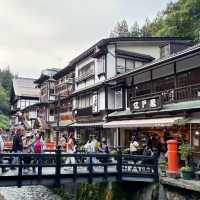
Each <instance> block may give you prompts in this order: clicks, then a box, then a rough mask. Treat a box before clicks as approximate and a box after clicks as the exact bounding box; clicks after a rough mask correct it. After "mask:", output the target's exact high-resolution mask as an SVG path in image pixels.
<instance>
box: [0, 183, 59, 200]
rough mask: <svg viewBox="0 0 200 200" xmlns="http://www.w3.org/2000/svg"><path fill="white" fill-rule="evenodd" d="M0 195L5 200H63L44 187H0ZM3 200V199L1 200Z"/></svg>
mask: <svg viewBox="0 0 200 200" xmlns="http://www.w3.org/2000/svg"><path fill="white" fill-rule="evenodd" d="M0 195H1V196H3V197H4V199H5V200H61V198H60V197H59V196H57V195H55V194H54V193H53V192H52V191H51V190H49V189H47V188H46V187H44V186H40V185H39V186H23V187H21V188H17V187H0ZM0 200H1V198H0Z"/></svg>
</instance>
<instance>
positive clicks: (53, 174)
mask: <svg viewBox="0 0 200 200" xmlns="http://www.w3.org/2000/svg"><path fill="white" fill-rule="evenodd" d="M0 157H2V158H3V159H4V160H5V159H7V160H9V159H12V158H13V157H18V163H16V164H9V162H7V163H6V162H3V163H1V164H0V167H5V168H7V169H9V170H8V171H7V172H5V173H2V174H1V175H0V186H18V187H21V186H23V185H38V184H40V185H46V186H59V185H62V184H65V183H67V182H89V183H92V182H106V181H109V182H111V181H133V182H155V181H158V177H159V176H158V162H157V157H156V156H142V155H129V154H122V152H121V150H119V151H118V152H117V153H116V154H102V153H101V154H88V153H74V154H67V153H62V152H61V150H60V149H58V150H56V151H54V152H48V153H47V152H46V153H42V154H23V153H22V154H17V153H16V154H13V153H12V154H11V153H4V154H0ZM27 157H31V159H32V160H34V159H35V160H37V161H39V162H33V163H30V164H25V163H24V159H25V158H27ZM71 158H73V159H71ZM74 159H75V162H73V163H67V162H66V160H74ZM11 167H14V168H15V169H14V170H10V168H11ZM32 167H36V172H35V173H33V171H32ZM24 168H29V169H28V170H27V169H26V170H25V169H24Z"/></svg>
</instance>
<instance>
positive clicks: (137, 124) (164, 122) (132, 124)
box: [103, 117, 183, 128]
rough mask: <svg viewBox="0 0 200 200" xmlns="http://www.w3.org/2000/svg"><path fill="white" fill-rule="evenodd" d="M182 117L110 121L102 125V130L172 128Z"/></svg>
mask: <svg viewBox="0 0 200 200" xmlns="http://www.w3.org/2000/svg"><path fill="white" fill-rule="evenodd" d="M182 119H183V117H169V118H154V119H137V120H122V121H111V122H108V123H104V125H103V127H104V128H142V127H165V126H173V125H174V124H176V121H179V120H182Z"/></svg>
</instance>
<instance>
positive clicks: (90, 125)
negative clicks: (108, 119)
mask: <svg viewBox="0 0 200 200" xmlns="http://www.w3.org/2000/svg"><path fill="white" fill-rule="evenodd" d="M103 124H104V122H94V123H74V124H71V125H70V126H72V127H103Z"/></svg>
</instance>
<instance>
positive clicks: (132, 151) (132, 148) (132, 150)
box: [130, 136, 139, 155]
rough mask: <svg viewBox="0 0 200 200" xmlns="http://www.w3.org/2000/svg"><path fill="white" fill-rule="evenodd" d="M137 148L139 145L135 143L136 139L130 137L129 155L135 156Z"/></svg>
mask: <svg viewBox="0 0 200 200" xmlns="http://www.w3.org/2000/svg"><path fill="white" fill-rule="evenodd" d="M138 147H139V143H138V142H137V141H136V137H135V136H132V138H131V142H130V154H132V155H136V154H137V148H138Z"/></svg>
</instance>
